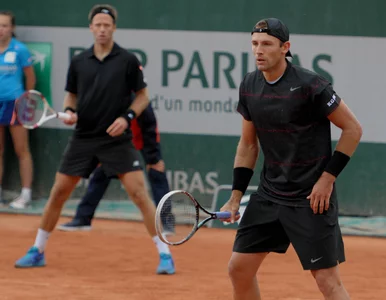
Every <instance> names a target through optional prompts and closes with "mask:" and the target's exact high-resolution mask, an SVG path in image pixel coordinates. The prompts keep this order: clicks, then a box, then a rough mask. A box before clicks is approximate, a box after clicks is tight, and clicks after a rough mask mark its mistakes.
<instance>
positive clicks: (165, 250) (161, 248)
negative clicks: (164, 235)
mask: <svg viewBox="0 0 386 300" xmlns="http://www.w3.org/2000/svg"><path fill="white" fill-rule="evenodd" d="M153 242H154V243H155V245H156V246H157V250H158V253H159V254H161V253H165V254H170V250H169V246H168V245H167V244H165V243H164V242H163V241H161V239H160V238H159V237H158V236H157V235H156V236H153Z"/></svg>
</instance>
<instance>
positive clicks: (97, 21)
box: [90, 14, 116, 45]
mask: <svg viewBox="0 0 386 300" xmlns="http://www.w3.org/2000/svg"><path fill="white" fill-rule="evenodd" d="M115 29H116V25H115V24H114V21H113V18H112V17H111V16H110V15H107V14H97V15H95V16H94V18H93V19H92V23H91V24H90V30H91V32H92V33H93V34H94V39H95V42H96V43H98V44H101V45H106V44H109V43H110V42H111V41H112V39H113V34H114V31H115Z"/></svg>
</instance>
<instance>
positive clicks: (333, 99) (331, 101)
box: [327, 94, 336, 107]
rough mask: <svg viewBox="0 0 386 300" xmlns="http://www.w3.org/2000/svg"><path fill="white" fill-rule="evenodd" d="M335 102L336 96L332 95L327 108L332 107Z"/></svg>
mask: <svg viewBox="0 0 386 300" xmlns="http://www.w3.org/2000/svg"><path fill="white" fill-rule="evenodd" d="M335 101H336V95H335V94H334V95H332V98H331V100H330V101H328V103H327V106H328V107H331V105H333V104H334V102H335Z"/></svg>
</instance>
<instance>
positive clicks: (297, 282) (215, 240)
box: [0, 214, 386, 300]
mask: <svg viewBox="0 0 386 300" xmlns="http://www.w3.org/2000/svg"><path fill="white" fill-rule="evenodd" d="M39 219H40V217H39V216H26V215H10V214H1V215H0V236H1V237H2V247H1V256H0V265H1V269H0V287H1V289H0V299H1V300H5V299H7V300H8V299H9V300H18V299H30V300H33V299H71V300H72V299H109V300H114V299H131V300H155V299H157V300H160V299H167V300H181V299H184V300H198V299H210V300H217V299H231V286H230V281H229V279H228V276H227V262H228V259H229V256H230V254H231V246H232V242H233V236H234V233H235V232H234V231H233V230H224V229H213V228H212V229H209V228H203V229H200V231H199V232H198V233H197V234H196V235H195V236H194V238H193V239H192V240H191V241H189V242H188V243H186V244H185V245H182V246H179V247H174V248H173V249H172V250H173V253H174V257H175V262H176V267H177V274H176V275H174V276H159V275H155V268H156V266H157V263H158V257H157V253H156V249H155V247H154V246H153V244H152V241H151V240H150V239H149V238H148V236H147V235H146V233H145V229H144V227H143V225H142V224H141V223H139V222H128V221H115V220H111V221H110V220H96V221H95V222H94V226H93V230H92V231H90V232H73V233H68V232H60V231H54V233H53V235H52V236H51V238H50V241H49V244H48V247H47V255H46V259H47V267H45V268H40V269H25V270H21V269H15V268H14V267H13V263H14V261H15V260H16V259H17V258H19V257H20V256H21V255H23V254H24V252H25V251H26V250H27V248H28V247H29V246H30V245H31V244H32V243H33V241H34V238H35V233H36V228H37V227H38V224H39ZM66 220H67V218H62V219H61V222H62V221H66ZM344 239H345V244H346V256H347V261H348V262H346V263H344V264H343V265H342V266H341V272H342V277H343V280H344V283H345V285H346V287H347V289H348V291H349V292H350V294H351V297H352V299H360V300H365V299H382V300H383V299H386V239H381V238H379V239H378V238H367V237H366V238H365V237H348V236H345V238H344ZM258 276H259V280H260V288H261V291H262V297H263V299H265V300H268V299H269V300H273V299H275V300H277V299H283V300H284V299H285V300H290V299H291V300H295V299H307V300H313V299H322V298H321V296H320V294H319V293H318V292H317V287H316V285H315V283H314V281H313V278H312V277H311V275H310V274H309V273H308V272H304V271H302V269H301V266H300V263H299V262H298V260H297V257H296V254H295V253H294V251H293V249H292V248H290V250H289V252H288V253H287V254H286V255H277V254H271V255H270V256H268V259H267V260H266V261H265V263H264V264H263V266H262V269H261V271H260V273H259V275H258Z"/></svg>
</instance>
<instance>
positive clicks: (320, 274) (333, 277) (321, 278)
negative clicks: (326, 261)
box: [312, 269, 342, 296]
mask: <svg viewBox="0 0 386 300" xmlns="http://www.w3.org/2000/svg"><path fill="white" fill-rule="evenodd" d="M312 275H313V276H314V277H315V280H316V284H317V285H318V288H319V290H320V291H321V292H322V294H323V295H324V296H328V295H331V294H333V293H334V291H335V290H336V289H339V288H340V287H341V286H342V281H341V280H340V277H339V276H338V274H337V273H336V272H334V271H333V270H332V269H322V270H317V271H312Z"/></svg>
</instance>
